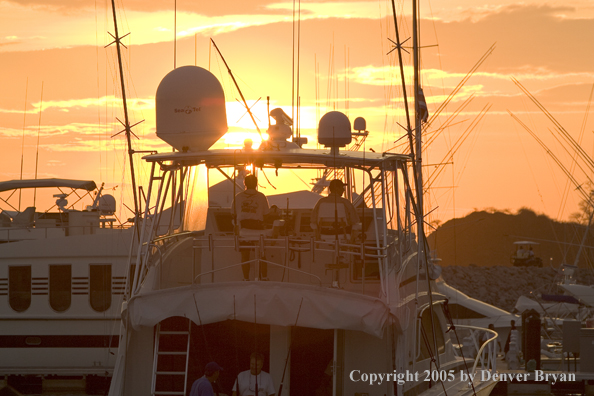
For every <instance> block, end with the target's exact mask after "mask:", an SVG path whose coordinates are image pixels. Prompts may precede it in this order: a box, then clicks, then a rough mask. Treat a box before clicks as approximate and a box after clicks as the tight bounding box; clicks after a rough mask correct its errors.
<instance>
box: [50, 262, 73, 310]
mask: <svg viewBox="0 0 594 396" xmlns="http://www.w3.org/2000/svg"><path fill="white" fill-rule="evenodd" d="M71 301H72V266H71V265H50V266H49V302H50V307H52V309H54V310H56V311H58V312H63V311H66V310H67V309H68V308H70V303H71Z"/></svg>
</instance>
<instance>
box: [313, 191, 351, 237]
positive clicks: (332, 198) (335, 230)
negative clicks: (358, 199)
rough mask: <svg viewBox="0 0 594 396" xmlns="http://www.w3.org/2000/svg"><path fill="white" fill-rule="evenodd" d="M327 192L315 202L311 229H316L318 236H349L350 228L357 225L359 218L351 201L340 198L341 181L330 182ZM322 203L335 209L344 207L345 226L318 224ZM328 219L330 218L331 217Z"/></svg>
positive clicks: (342, 192)
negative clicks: (325, 195) (326, 194)
mask: <svg viewBox="0 0 594 396" xmlns="http://www.w3.org/2000/svg"><path fill="white" fill-rule="evenodd" d="M328 190H329V194H328V196H327V197H324V198H320V199H319V200H318V202H316V206H315V207H314V209H313V212H312V214H311V219H310V222H311V226H312V228H313V229H316V232H317V233H318V234H320V235H336V234H338V235H341V234H344V235H346V234H350V233H351V229H352V227H353V226H354V225H355V224H358V223H359V216H358V215H357V211H356V210H355V207H354V206H353V204H352V203H351V201H349V200H348V199H346V198H343V197H342V194H344V183H343V182H342V180H339V179H334V180H332V181H331V182H330V185H329V186H328ZM324 203H330V204H332V205H333V206H334V207H335V208H336V206H339V205H340V206H342V207H344V214H345V216H346V218H345V219H344V220H345V221H346V224H334V225H332V226H330V227H328V226H324V225H323V224H319V219H320V217H322V216H321V215H320V207H321V206H322V204H324ZM328 217H329V218H332V215H331V216H328ZM338 220H339V223H341V221H340V220H341V219H338Z"/></svg>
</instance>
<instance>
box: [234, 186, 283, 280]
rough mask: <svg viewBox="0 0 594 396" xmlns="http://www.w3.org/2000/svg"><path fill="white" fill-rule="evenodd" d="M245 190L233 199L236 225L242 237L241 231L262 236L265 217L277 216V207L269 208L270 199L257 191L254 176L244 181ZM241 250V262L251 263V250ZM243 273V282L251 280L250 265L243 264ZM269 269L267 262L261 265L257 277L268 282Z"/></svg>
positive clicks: (245, 243) (253, 242) (254, 242)
mask: <svg viewBox="0 0 594 396" xmlns="http://www.w3.org/2000/svg"><path fill="white" fill-rule="evenodd" d="M243 184H244V185H245V190H244V191H242V192H240V193H239V194H237V195H236V196H235V198H234V199H233V204H232V206H231V210H233V214H234V215H235V224H236V225H238V226H239V229H240V236H241V230H252V231H256V232H255V233H254V235H258V232H257V231H262V232H261V233H260V234H264V216H266V215H268V214H276V211H277V209H278V208H277V207H276V205H273V206H272V207H269V205H268V199H267V198H266V196H265V195H264V194H262V193H261V192H259V191H258V190H257V188H258V178H257V177H256V176H254V175H247V176H246V177H245V179H244V181H243ZM241 244H242V245H243V246H247V245H256V244H257V242H256V241H248V242H245V241H243V242H241ZM240 250H241V262H242V263H246V262H248V261H250V251H251V249H245V248H244V249H240ZM241 269H242V271H243V280H245V281H247V280H249V279H250V264H249V263H247V264H243V265H242V266H241ZM267 270H268V267H267V265H266V263H265V262H262V263H260V274H258V275H257V276H259V277H260V279H262V280H268V278H267V277H266V276H267V272H268V271H267Z"/></svg>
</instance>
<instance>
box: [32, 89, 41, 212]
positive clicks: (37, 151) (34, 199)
mask: <svg viewBox="0 0 594 396" xmlns="http://www.w3.org/2000/svg"><path fill="white" fill-rule="evenodd" d="M42 108H43V81H42V82H41V100H40V102H39V124H38V125H37V150H36V153H35V180H37V166H38V165H39V133H40V131H41V111H42V110H43V109H42ZM36 199H37V189H36V188H34V189H33V206H35V201H36Z"/></svg>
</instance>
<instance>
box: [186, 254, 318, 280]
mask: <svg viewBox="0 0 594 396" xmlns="http://www.w3.org/2000/svg"><path fill="white" fill-rule="evenodd" d="M260 262H265V263H267V264H268V265H272V266H277V267H280V268H282V269H287V270H289V271H294V272H298V273H301V274H305V275H307V276H311V277H313V278H316V279H317V280H318V283H319V286H321V285H322V279H321V278H320V277H319V276H317V275H314V274H310V273H309V272H306V271H301V270H299V269H297V268H291V267H286V266H284V265H282V264H278V263H274V262H272V261H267V260H262V259H254V260H250V261H248V262H246V263H238V264H232V265H228V266H226V267H224V268H217V269H214V270H212V271H206V272H202V273H200V274H198V275H196V276H195V277H194V282H193V283H196V281H197V280H198V279H199V278H200V277H201V276H203V275H208V274H214V273H215V272H220V271H225V270H228V269H230V268H235V267H239V266H241V265H244V264H250V263H256V264H257V265H259V264H260ZM258 269H259V268H256V270H258Z"/></svg>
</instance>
